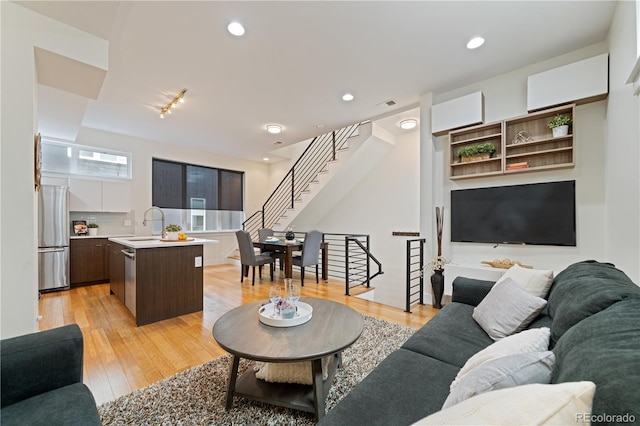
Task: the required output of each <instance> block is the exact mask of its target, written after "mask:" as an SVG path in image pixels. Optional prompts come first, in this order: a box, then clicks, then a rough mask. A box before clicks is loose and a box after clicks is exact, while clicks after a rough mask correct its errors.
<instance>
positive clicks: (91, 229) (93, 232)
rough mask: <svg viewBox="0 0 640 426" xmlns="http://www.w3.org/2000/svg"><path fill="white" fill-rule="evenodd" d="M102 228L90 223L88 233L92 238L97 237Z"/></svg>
mask: <svg viewBox="0 0 640 426" xmlns="http://www.w3.org/2000/svg"><path fill="white" fill-rule="evenodd" d="M99 227H100V225H98V224H97V223H90V224H88V225H87V231H88V232H89V236H91V237H95V236H96V235H98V228H99Z"/></svg>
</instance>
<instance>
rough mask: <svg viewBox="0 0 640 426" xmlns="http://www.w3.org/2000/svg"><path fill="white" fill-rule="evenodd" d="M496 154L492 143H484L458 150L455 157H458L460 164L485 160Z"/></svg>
mask: <svg viewBox="0 0 640 426" xmlns="http://www.w3.org/2000/svg"><path fill="white" fill-rule="evenodd" d="M494 152H496V145H495V144H494V143H492V142H484V143H479V144H475V145H467V146H463V147H461V148H459V149H458V151H457V152H456V155H457V156H458V157H460V161H461V162H462V163H468V162H471V161H478V160H486V159H488V158H491V155H492V154H493V153H494Z"/></svg>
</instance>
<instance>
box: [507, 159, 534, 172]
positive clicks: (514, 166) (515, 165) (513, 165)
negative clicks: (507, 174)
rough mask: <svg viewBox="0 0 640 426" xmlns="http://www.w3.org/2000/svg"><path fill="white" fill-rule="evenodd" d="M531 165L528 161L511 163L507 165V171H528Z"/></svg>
mask: <svg viewBox="0 0 640 426" xmlns="http://www.w3.org/2000/svg"><path fill="white" fill-rule="evenodd" d="M528 168H529V163H528V162H527V161H521V162H519V163H511V164H507V167H506V170H520V169H528Z"/></svg>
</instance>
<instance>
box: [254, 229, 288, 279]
mask: <svg viewBox="0 0 640 426" xmlns="http://www.w3.org/2000/svg"><path fill="white" fill-rule="evenodd" d="M272 236H273V229H271V228H260V229H258V238H259V239H260V242H264V240H265V239H266V238H267V237H272ZM260 254H264V255H267V256H271V257H273V258H274V259H278V260H279V261H280V270H281V271H282V270H283V269H284V253H283V252H281V251H262V252H261V253H260ZM274 265H275V263H274Z"/></svg>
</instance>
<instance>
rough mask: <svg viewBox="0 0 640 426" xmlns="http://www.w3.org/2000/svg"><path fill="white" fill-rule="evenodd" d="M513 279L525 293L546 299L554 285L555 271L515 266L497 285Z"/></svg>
mask: <svg viewBox="0 0 640 426" xmlns="http://www.w3.org/2000/svg"><path fill="white" fill-rule="evenodd" d="M507 279H512V280H513V281H515V282H516V284H518V285H519V286H520V287H521V288H522V289H523V290H524V291H526V292H527V293H529V294H531V295H532V296H536V297H542V298H544V297H546V296H547V293H548V292H549V288H550V287H551V283H553V271H547V270H542V269H530V268H523V267H522V266H520V265H517V264H516V265H513V266H512V267H511V268H509V269H508V270H507V272H505V273H504V274H503V275H502V277H500V279H499V280H498V281H496V284H498V283H500V282H502V281H504V280H507Z"/></svg>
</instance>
